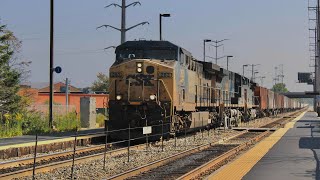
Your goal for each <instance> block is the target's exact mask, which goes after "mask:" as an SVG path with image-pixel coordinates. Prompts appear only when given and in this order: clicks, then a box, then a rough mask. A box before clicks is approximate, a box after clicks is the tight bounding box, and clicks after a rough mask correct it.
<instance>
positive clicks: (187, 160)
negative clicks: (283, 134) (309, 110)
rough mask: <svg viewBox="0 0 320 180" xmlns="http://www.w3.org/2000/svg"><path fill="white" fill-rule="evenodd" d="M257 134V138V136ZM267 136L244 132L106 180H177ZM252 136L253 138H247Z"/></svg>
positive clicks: (267, 132) (263, 133) (260, 133)
mask: <svg viewBox="0 0 320 180" xmlns="http://www.w3.org/2000/svg"><path fill="white" fill-rule="evenodd" d="M257 133H258V134H259V136H257ZM267 134H269V131H264V132H248V131H244V132H243V133H241V134H238V135H236V136H234V137H231V138H229V139H226V140H225V141H223V142H221V141H220V142H216V143H209V144H206V145H202V146H199V147H196V148H193V149H190V150H187V151H183V152H181V153H179V154H175V155H172V156H170V157H167V158H164V159H161V160H158V161H156V162H153V163H150V164H147V165H145V166H141V167H138V168H135V169H133V170H130V171H127V172H124V173H122V174H118V175H116V176H113V177H110V178H108V179H116V180H118V179H119V180H120V179H177V178H180V177H182V176H183V175H185V174H187V173H188V172H190V171H192V170H193V169H195V168H197V167H199V166H201V165H203V164H205V163H206V162H208V161H210V160H211V159H214V158H217V157H219V156H220V155H222V154H224V153H227V152H229V151H230V152H231V151H232V152H233V151H234V152H238V151H240V150H242V149H244V148H246V147H247V146H248V145H249V144H251V143H254V142H256V141H257V140H260V139H261V138H263V137H265V136H266V135H267ZM252 136H254V137H255V138H249V137H252ZM244 137H248V138H249V139H247V140H246V142H245V143H244V144H242V145H239V144H236V143H234V142H232V143H228V141H232V140H233V139H241V138H244Z"/></svg>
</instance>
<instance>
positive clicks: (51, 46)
mask: <svg viewBox="0 0 320 180" xmlns="http://www.w3.org/2000/svg"><path fill="white" fill-rule="evenodd" d="M53 33H54V1H53V0H50V65H49V78H50V98H49V127H50V128H51V129H52V128H53V110H52V108H53V71H54V68H53V51H54V44H53Z"/></svg>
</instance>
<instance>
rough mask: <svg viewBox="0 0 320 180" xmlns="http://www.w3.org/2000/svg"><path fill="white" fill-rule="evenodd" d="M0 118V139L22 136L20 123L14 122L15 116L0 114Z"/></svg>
mask: <svg viewBox="0 0 320 180" xmlns="http://www.w3.org/2000/svg"><path fill="white" fill-rule="evenodd" d="M0 117H1V119H0V137H2V138H5V137H12V136H21V135H22V128H21V121H19V120H16V118H15V116H11V115H9V114H5V115H3V116H2V114H0Z"/></svg>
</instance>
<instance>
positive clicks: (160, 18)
mask: <svg viewBox="0 0 320 180" xmlns="http://www.w3.org/2000/svg"><path fill="white" fill-rule="evenodd" d="M170 16H171V14H159V31H160V41H162V17H170Z"/></svg>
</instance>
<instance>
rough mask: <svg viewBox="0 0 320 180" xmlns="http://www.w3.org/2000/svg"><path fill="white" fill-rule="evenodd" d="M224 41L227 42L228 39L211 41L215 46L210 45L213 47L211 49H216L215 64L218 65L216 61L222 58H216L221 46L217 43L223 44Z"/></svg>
mask: <svg viewBox="0 0 320 180" xmlns="http://www.w3.org/2000/svg"><path fill="white" fill-rule="evenodd" d="M226 40H229V39H222V40H215V41H212V42H213V43H215V45H211V46H213V47H215V48H216V58H215V60H216V64H218V59H221V58H223V57H219V58H218V47H220V46H223V44H219V43H221V42H223V41H226Z"/></svg>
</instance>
